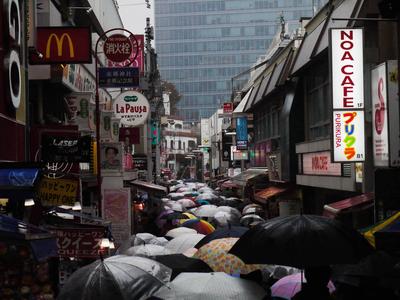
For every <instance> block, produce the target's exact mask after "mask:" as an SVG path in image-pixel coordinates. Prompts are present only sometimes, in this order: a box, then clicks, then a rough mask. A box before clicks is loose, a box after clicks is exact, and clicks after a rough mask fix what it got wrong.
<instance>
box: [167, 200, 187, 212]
mask: <svg viewBox="0 0 400 300" xmlns="http://www.w3.org/2000/svg"><path fill="white" fill-rule="evenodd" d="M168 206H170V207H171V209H172V210H174V211H179V212H183V211H184V210H185V209H184V208H183V206H182V204H180V203H178V202H176V203H173V204H171V205H168Z"/></svg>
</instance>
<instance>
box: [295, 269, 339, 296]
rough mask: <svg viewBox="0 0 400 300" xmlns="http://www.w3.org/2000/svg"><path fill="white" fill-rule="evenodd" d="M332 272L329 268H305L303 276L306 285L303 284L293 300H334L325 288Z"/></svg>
mask: <svg viewBox="0 0 400 300" xmlns="http://www.w3.org/2000/svg"><path fill="white" fill-rule="evenodd" d="M331 273H332V270H331V268H330V267H329V266H322V267H309V268H305V271H304V276H305V278H306V280H307V283H304V284H303V287H302V289H301V291H300V292H298V293H297V294H296V295H295V296H294V297H293V298H292V299H293V300H312V299H315V300H316V299H318V300H331V299H334V298H333V297H331V295H330V293H329V289H328V287H327V285H328V282H329V279H330V278H331Z"/></svg>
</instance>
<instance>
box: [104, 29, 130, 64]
mask: <svg viewBox="0 0 400 300" xmlns="http://www.w3.org/2000/svg"><path fill="white" fill-rule="evenodd" d="M103 50H104V55H105V56H106V57H107V58H108V59H109V60H111V61H113V62H123V61H125V60H127V59H128V58H129V56H130V55H131V53H132V51H133V46H132V42H131V39H130V38H129V37H127V36H125V35H123V34H113V35H111V36H109V37H108V38H107V40H106V41H105V42H104V46H103ZM135 55H136V53H135Z"/></svg>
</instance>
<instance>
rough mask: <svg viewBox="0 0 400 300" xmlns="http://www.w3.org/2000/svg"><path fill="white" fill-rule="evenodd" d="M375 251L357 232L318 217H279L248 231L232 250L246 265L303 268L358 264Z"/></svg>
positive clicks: (333, 221)
mask: <svg viewBox="0 0 400 300" xmlns="http://www.w3.org/2000/svg"><path fill="white" fill-rule="evenodd" d="M372 251H373V249H372V247H371V246H370V244H369V243H368V242H367V240H365V239H364V237H363V236H362V235H361V234H360V233H358V232H357V231H356V230H354V229H351V228H347V227H345V226H344V225H343V224H342V223H340V222H339V221H336V220H333V219H329V218H326V217H322V216H316V215H293V216H287V217H278V218H274V219H271V220H268V221H266V222H264V223H261V224H259V225H257V226H255V227H253V228H251V229H250V230H249V231H247V232H246V233H245V234H244V235H243V236H242V237H241V238H240V239H239V241H238V242H237V243H236V244H235V245H234V246H233V247H232V249H231V250H230V253H231V254H234V255H236V256H238V257H240V258H241V259H242V260H243V261H244V262H245V263H248V264H250V263H255V264H277V265H285V266H293V267H299V268H304V267H306V266H310V267H311V266H324V265H331V264H350V263H357V262H358V261H359V260H360V259H361V258H362V257H365V256H367V255H368V254H370V253H371V252H372Z"/></svg>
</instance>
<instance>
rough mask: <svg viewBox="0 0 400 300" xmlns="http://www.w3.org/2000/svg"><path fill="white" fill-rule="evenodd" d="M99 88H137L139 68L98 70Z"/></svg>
mask: <svg viewBox="0 0 400 300" xmlns="http://www.w3.org/2000/svg"><path fill="white" fill-rule="evenodd" d="M99 86H100V87H103V88H123V87H125V88H136V87H139V68H132V67H115V68H104V67H101V68H99Z"/></svg>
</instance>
